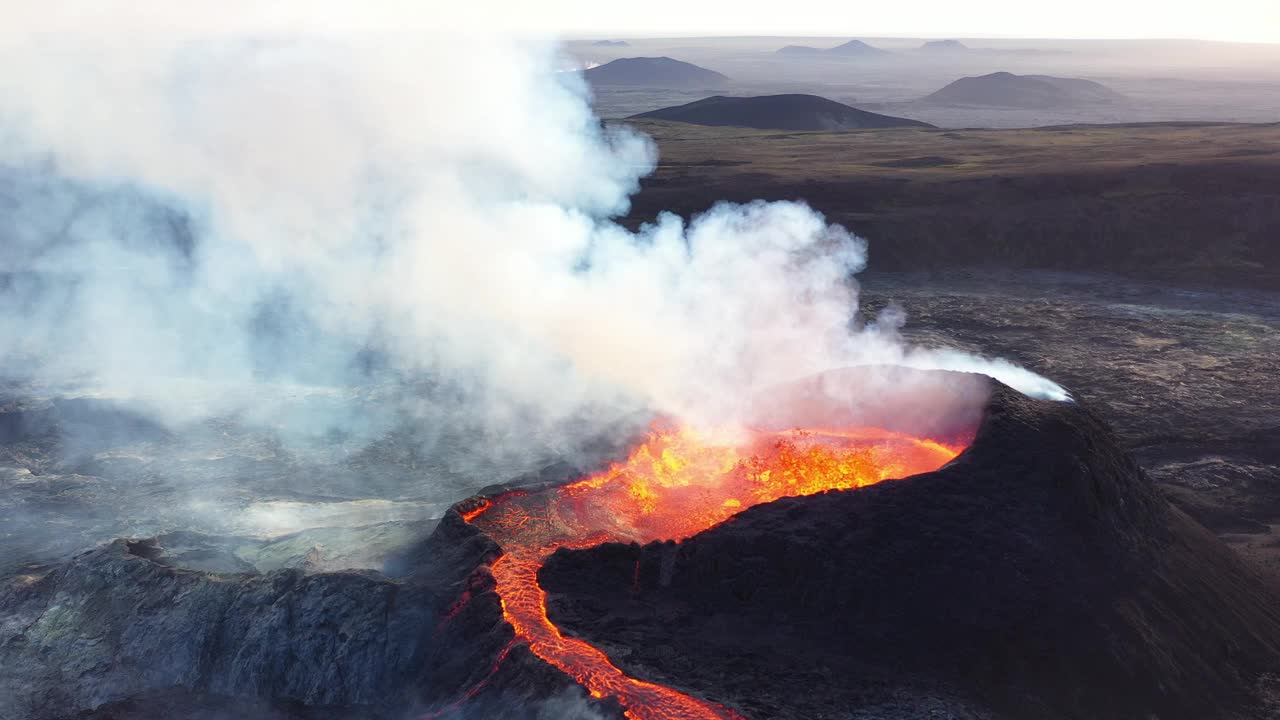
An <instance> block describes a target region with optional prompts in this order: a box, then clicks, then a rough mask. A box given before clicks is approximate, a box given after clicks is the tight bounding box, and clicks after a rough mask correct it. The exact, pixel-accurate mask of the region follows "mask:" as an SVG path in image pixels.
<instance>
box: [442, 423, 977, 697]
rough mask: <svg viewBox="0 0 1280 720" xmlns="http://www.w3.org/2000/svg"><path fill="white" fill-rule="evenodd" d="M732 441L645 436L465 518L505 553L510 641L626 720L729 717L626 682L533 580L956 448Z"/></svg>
mask: <svg viewBox="0 0 1280 720" xmlns="http://www.w3.org/2000/svg"><path fill="white" fill-rule="evenodd" d="M734 440H735V441H734V442H727V441H718V440H716V439H715V438H712V437H709V436H706V435H703V434H699V433H696V432H693V431H690V430H682V429H676V430H665V429H663V430H659V429H655V430H654V431H653V432H652V433H651V434H650V436H649V438H648V440H646V441H645V442H644V443H643V444H641V445H640V446H639V447H638V448H636V450H635V451H633V452H632V453H631V456H630V457H628V458H627V460H626V461H625V462H622V463H618V464H615V465H613V466H612V467H610V468H609V469H608V470H605V471H604V472H601V473H599V474H596V475H592V476H590V477H587V478H585V479H583V480H580V481H578V482H575V483H572V484H570V485H564V486H561V487H555V488H551V489H548V490H543V491H539V492H534V493H526V492H522V491H513V492H509V493H506V494H503V495H500V496H498V497H496V498H493V499H492V500H490V501H486V502H485V503H483V504H482V505H481V506H480V507H478V508H476V509H475V510H472V511H471V512H468V513H466V514H465V515H464V516H463V517H464V519H466V520H467V521H468V522H471V523H474V524H475V525H476V526H477V527H478V528H480V529H481V530H483V531H484V532H486V533H487V534H488V535H489V536H491V537H492V538H493V539H494V540H495V541H496V542H497V543H498V544H499V545H500V546H501V547H502V550H503V555H502V557H501V558H499V559H498V560H497V562H495V563H494V564H493V568H492V570H493V575H494V578H495V579H496V581H497V587H496V590H497V592H498V595H499V597H500V598H501V600H502V612H503V616H504V618H505V619H506V621H507V622H508V623H510V624H511V626H512V628H514V629H515V634H516V642H525V643H528V645H529V649H530V650H531V651H532V652H533V653H534V654H535V655H537V656H538V657H540V658H542V659H543V660H545V661H546V662H548V663H550V664H551V665H553V666H555V667H556V668H559V669H560V670H562V671H564V672H565V673H567V674H568V675H570V676H571V677H573V678H574V679H576V680H577V681H578V682H579V683H581V684H582V686H583V687H585V688H586V689H587V691H588V692H590V693H591V695H592V696H593V697H597V698H601V697H607V696H612V697H614V698H616V699H617V700H618V702H619V703H621V705H622V707H623V708H624V709H625V714H626V716H627V717H628V718H632V719H633V720H677V719H678V720H703V719H706V720H729V719H736V718H738V717H739V716H738V715H737V714H736V713H734V712H732V711H730V710H728V709H727V708H724V707H721V706H719V705H716V704H714V703H711V702H707V701H705V700H700V699H698V698H695V697H692V696H689V695H685V694H683V693H681V692H677V691H676V690H672V689H671V688H667V687H663V686H662V685H657V684H654V683H649V682H644V681H641V680H636V679H635V678H631V677H628V676H627V675H625V674H624V673H623V672H622V671H621V670H619V669H618V668H617V667H616V666H614V665H613V663H611V662H610V661H609V658H608V657H607V656H606V655H605V654H604V653H603V652H601V651H600V650H599V649H597V648H596V647H594V646H592V645H590V644H589V643H587V642H585V641H583V640H579V639H577V638H572V637H566V636H564V635H563V634H561V632H560V630H559V628H557V627H556V626H555V625H554V624H552V622H551V621H550V619H548V618H547V603H546V593H545V592H543V590H542V588H541V587H540V586H539V585H538V570H539V569H540V568H541V567H542V563H543V562H544V561H545V560H546V559H547V557H549V556H550V555H551V553H552V552H554V551H555V550H556V549H557V548H561V547H567V548H587V547H592V546H594V545H599V544H601V543H605V542H639V543H647V542H651V541H653V540H682V539H684V538H687V537H689V536H691V535H694V534H696V533H698V532H701V531H703V530H706V529H707V528H710V527H712V526H714V525H717V524H719V523H721V522H724V521H725V520H728V519H729V518H731V517H732V516H734V515H736V514H737V513H739V512H742V511H743V510H745V509H746V508H748V507H751V506H753V505H759V504H761V503H766V502H771V501H773V500H777V499H778V498H782V497H789V496H798V495H812V494H814V493H819V492H823V491H826V490H845V489H849V488H857V487H864V486H866V485H871V484H874V483H878V482H880V481H882V480H888V479H890V478H902V477H907V476H909V475H915V474H918V473H922V472H929V471H932V470H936V469H937V468H939V467H941V466H942V465H944V464H946V463H947V462H948V461H950V460H951V459H952V458H954V457H955V456H956V455H957V454H959V453H960V451H961V450H962V449H963V445H954V444H947V443H942V442H938V441H935V440H929V439H925V438H917V437H913V436H910V435H905V434H902V433H896V432H891V431H888V430H881V429H876V428H850V429H839V430H835V429H813V430H791V431H787V432H756V433H749V437H747V438H745V441H744V439H743V437H742V436H741V435H739V436H737V437H736V438H735V439H734Z"/></svg>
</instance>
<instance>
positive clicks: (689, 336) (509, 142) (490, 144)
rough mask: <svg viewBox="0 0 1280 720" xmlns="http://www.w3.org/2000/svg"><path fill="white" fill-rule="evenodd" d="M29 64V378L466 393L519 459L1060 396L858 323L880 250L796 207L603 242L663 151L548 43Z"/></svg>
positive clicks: (11, 119) (197, 405)
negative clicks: (799, 417)
mask: <svg viewBox="0 0 1280 720" xmlns="http://www.w3.org/2000/svg"><path fill="white" fill-rule="evenodd" d="M41 42H42V48H41V49H40V50H39V51H37V50H36V49H35V47H34V46H22V45H18V44H14V43H13V42H10V43H9V44H8V45H6V46H5V47H4V49H3V51H2V56H0V67H2V68H3V69H2V70H0V98H4V100H3V103H0V128H2V130H0V132H3V135H4V137H5V139H6V141H5V142H4V144H3V147H4V148H5V149H4V151H3V156H2V157H0V164H3V170H0V173H3V175H0V182H2V183H3V184H4V190H5V192H4V196H5V198H6V202H7V203H8V206H7V207H6V208H5V210H4V215H5V221H4V223H3V227H2V229H0V232H2V233H4V237H3V241H4V246H3V247H4V251H3V253H2V254H0V263H3V267H2V268H0V272H3V273H4V275H3V277H4V278H5V279H4V280H3V283H4V284H3V288H2V289H3V294H2V295H0V305H2V307H0V313H2V314H3V317H4V319H3V320H0V363H2V365H0V367H4V368H6V369H7V370H9V371H17V370H23V371H29V372H34V373H38V374H40V375H42V376H46V377H51V378H68V377H85V376H88V377H91V378H92V380H93V382H94V383H96V384H98V385H99V386H101V387H103V388H107V389H109V390H110V391H112V392H113V393H117V394H122V395H125V396H128V397H130V398H133V399H134V401H136V402H138V403H140V404H141V405H142V406H145V407H146V408H148V409H149V410H150V411H153V412H155V413H157V414H159V415H160V416H161V417H163V418H166V419H168V420H170V421H176V420H181V419H186V418H190V417H192V416H194V415H199V414H202V413H215V412H225V411H229V410H237V411H240V412H248V413H255V412H256V413H262V414H265V415H269V414H270V413H271V412H272V410H271V408H272V407H273V405H272V400H271V397H272V396H271V393H269V392H265V391H263V390H260V389H259V387H260V385H261V383H262V382H263V381H264V380H269V381H271V382H272V383H273V384H274V386H275V387H277V388H278V387H280V386H281V385H284V386H288V387H295V386H297V387H300V386H307V387H316V386H326V387H329V386H331V387H348V386H351V385H354V384H359V383H361V382H364V381H365V380H367V379H368V378H369V377H370V376H371V374H377V373H395V374H396V376H397V377H424V376H425V377H431V378H437V379H439V378H447V379H448V382H449V383H453V384H455V385H456V386H457V387H461V388H464V389H465V390H464V392H463V393H462V396H460V397H465V401H463V402H460V403H459V406H465V407H466V409H467V412H468V413H470V414H472V415H474V416H475V418H478V420H477V422H479V423H480V424H482V425H483V426H485V427H487V428H489V429H491V430H493V429H495V428H496V429H497V432H500V433H501V432H507V431H511V430H512V429H513V428H519V429H520V431H522V432H523V431H531V430H534V429H538V428H547V427H553V426H556V425H557V423H565V422H570V421H575V422H580V421H582V419H583V418H584V417H586V418H588V419H595V418H599V419H600V420H601V421H604V420H610V421H612V420H616V419H617V418H620V417H624V416H626V415H627V414H628V413H632V412H639V411H644V412H658V413H665V414H668V415H672V416H675V417H678V418H681V419H684V420H686V421H689V422H697V423H717V424H719V423H724V422H732V421H734V420H735V419H736V418H737V417H738V414H739V412H740V410H741V407H740V404H741V403H742V402H743V400H744V399H745V398H746V397H747V395H748V391H749V390H750V389H752V388H759V387H766V386H770V385H774V384H776V383H779V382H785V381H787V380H790V379H793V378H797V377H801V376H804V375H807V374H810V373H814V372H818V371H822V370H826V369H829V368H833V367H839V366H843V365H848V364H853V363H867V362H890V363H897V364H905V365H911V366H915V367H945V368H953V369H963V370H973V371H977V372H984V373H987V374H991V375H993V376H996V377H998V378H1000V379H1001V380H1003V381H1005V382H1007V383H1009V384H1012V385H1014V386H1015V387H1018V388H1020V389H1022V390H1024V391H1026V392H1029V393H1033V394H1039V395H1046V396H1054V397H1063V396H1064V394H1063V393H1062V391H1061V389H1060V388H1058V387H1057V386H1056V385H1053V384H1052V383H1050V382H1048V381H1046V380H1044V379H1042V378H1039V377H1038V376H1035V375H1034V374H1032V373H1029V372H1027V371H1025V370H1022V369H1019V368H1017V367H1014V366H1012V365H1009V364H1008V363H1003V362H990V361H986V360H982V359H980V358H974V357H972V356H968V355H963V354H959V353H954V352H931V351H927V350H919V349H912V348H909V347H907V346H905V345H904V344H903V343H902V342H901V341H900V340H899V338H898V337H897V333H896V329H897V325H898V324H899V323H900V318H897V317H894V316H892V315H888V316H885V317H883V318H881V320H880V321H879V322H877V323H875V324H874V325H871V326H869V327H865V328H859V327H855V326H853V325H852V324H851V323H852V322H853V316H854V314H855V312H856V301H857V295H856V289H855V285H854V284H853V283H852V282H851V277H852V275H853V274H854V273H855V272H857V271H858V270H859V269H861V268H862V266H863V265H864V262H865V258H866V252H867V248H866V244H865V243H864V242H863V241H862V240H861V239H859V238H856V237H854V236H852V235H850V234H849V233H848V232H847V231H846V230H844V229H843V228H841V227H839V226H835V225H830V224H828V223H826V222H825V220H824V219H823V218H822V217H821V215H819V214H818V213H816V212H814V211H813V210H811V209H809V208H808V207H806V206H804V205H801V204H796V203H752V204H748V205H727V204H726V205H720V206H717V207H715V208H713V209H712V210H710V211H709V212H707V213H705V214H703V215H701V216H698V217H695V218H692V219H688V220H684V219H680V218H677V217H675V216H672V215H664V216H662V217H661V218H660V219H659V220H658V221H657V222H656V223H655V224H653V225H651V226H647V227H645V228H643V229H641V230H640V231H639V232H636V233H632V232H629V231H627V230H625V229H623V228H622V227H620V226H619V225H617V224H615V223H614V222H613V221H612V220H611V218H614V217H616V216H618V215H619V214H620V213H623V212H625V210H626V208H627V205H628V197H629V195H630V194H631V193H633V192H634V191H635V190H636V189H637V187H638V182H639V179H640V178H641V177H643V176H644V175H645V174H646V173H647V172H649V171H650V170H651V169H652V168H653V166H654V163H655V161H656V150H655V147H654V145H653V143H652V142H651V141H649V140H648V139H647V138H645V137H644V136H642V135H640V134H637V133H636V132H634V131H632V130H629V129H627V128H625V127H612V126H605V125H602V123H600V121H599V120H598V119H597V118H595V117H594V116H593V115H592V113H591V110H590V106H589V97H588V95H589V94H588V90H587V88H585V87H584V86H583V84H582V82H581V80H580V78H579V77H578V76H577V75H576V74H574V73H566V72H557V68H561V67H566V66H568V65H570V63H568V62H566V59H565V58H563V57H561V56H559V55H558V54H557V50H556V48H555V46H554V45H552V44H548V43H540V42H533V41H511V40H504V39H496V38H442V37H417V36H415V37H403V36H386V35H379V36H360V37H348V38H342V39H337V38H334V37H310V38H307V39H297V38H288V37H265V38H263V37H255V38H234V39H233V38H219V39H207V38H206V39H202V40H191V39H187V40H182V41H177V40H167V39H166V40H158V39H156V37H155V36H146V37H126V38H122V39H118V40H110V39H106V40H104V39H101V38H98V39H94V40H88V39H86V37H84V36H80V37H76V38H74V39H72V40H63V41H61V42H64V43H65V46H63V47H58V45H57V42H59V41H56V40H50V39H49V38H43V39H41ZM51 42H52V43H53V44H52V46H50V43H51ZM435 419H438V418H435ZM342 422H343V424H344V425H351V426H355V425H359V424H360V423H362V422H367V419H361V418H360V417H358V416H356V415H346V416H344V417H343V420H342Z"/></svg>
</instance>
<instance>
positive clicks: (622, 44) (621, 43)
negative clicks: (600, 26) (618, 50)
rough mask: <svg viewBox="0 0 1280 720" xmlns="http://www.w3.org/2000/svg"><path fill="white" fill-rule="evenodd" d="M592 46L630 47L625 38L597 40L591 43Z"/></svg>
mask: <svg viewBox="0 0 1280 720" xmlns="http://www.w3.org/2000/svg"><path fill="white" fill-rule="evenodd" d="M591 45H592V46H594V47H631V43H629V42H627V41H626V40H597V41H595V42H593V43H591Z"/></svg>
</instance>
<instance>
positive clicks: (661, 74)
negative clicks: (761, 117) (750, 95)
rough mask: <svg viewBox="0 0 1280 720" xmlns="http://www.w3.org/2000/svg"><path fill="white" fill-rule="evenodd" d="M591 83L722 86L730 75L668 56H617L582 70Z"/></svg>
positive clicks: (645, 85)
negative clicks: (612, 59)
mask: <svg viewBox="0 0 1280 720" xmlns="http://www.w3.org/2000/svg"><path fill="white" fill-rule="evenodd" d="M582 76H583V77H584V78H586V80H587V82H589V83H591V84H592V85H635V86H642V87H662V88H719V87H725V86H727V85H728V84H729V83H730V80H729V78H727V77H725V76H724V75H721V74H720V73H718V72H716V71H714V70H708V69H706V68H704V67H698V66H697V65H694V64H692V63H687V62H682V61H680V60H672V59H671V58H669V57H635V58H618V59H617V60H614V61H612V62H607V63H605V64H604V65H599V66H597V67H593V68H591V69H589V70H586V71H584V72H583V73H582Z"/></svg>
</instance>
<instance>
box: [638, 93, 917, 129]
mask: <svg viewBox="0 0 1280 720" xmlns="http://www.w3.org/2000/svg"><path fill="white" fill-rule="evenodd" d="M631 117H632V118H637V119H639V118H643V119H651V120H674V121H676V122H684V123H690V124H693V125H717V126H723V125H729V126H734V127H748V128H758V129H762V130H856V129H863V128H891V127H933V126H932V125H930V124H929V123H924V122H920V121H918V120H908V119H906V118H899V117H891V116H889V115H879V114H877V113H873V112H867V111H866V110H859V109H857V108H853V107H849V106H848V105H843V104H841V103H838V102H836V101H834V100H828V99H826V98H822V97H818V96H817V95H763V96H760V97H725V96H723V95H717V96H715V97H709V98H705V99H702V100H697V101H694V102H691V103H688V104H687V105H676V106H674V107H667V108H662V109H661V110H653V111H651V112H646V113H640V114H639V115H632V116H631Z"/></svg>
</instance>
